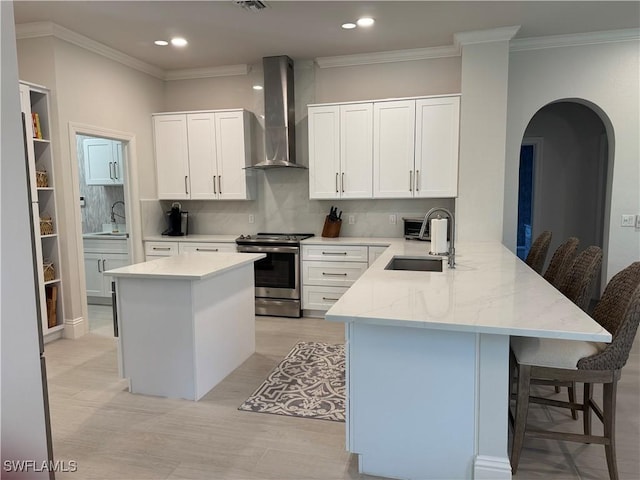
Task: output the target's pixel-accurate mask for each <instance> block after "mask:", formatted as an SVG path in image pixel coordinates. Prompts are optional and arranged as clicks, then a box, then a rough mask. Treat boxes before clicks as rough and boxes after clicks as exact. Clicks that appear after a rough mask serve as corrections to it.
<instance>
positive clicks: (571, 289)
mask: <svg viewBox="0 0 640 480" xmlns="http://www.w3.org/2000/svg"><path fill="white" fill-rule="evenodd" d="M601 265H602V249H601V248H600V247H596V246H594V245H592V246H590V247H588V248H586V249H584V250H583V251H582V252H580V253H579V254H578V256H577V257H576V258H575V260H574V261H573V263H572V264H571V267H570V268H569V270H568V271H567V273H566V275H564V276H563V277H562V280H561V281H560V285H559V286H558V290H560V291H561V292H562V293H564V295H565V296H566V297H567V298H568V299H569V300H571V301H572V302H573V303H575V304H576V305H577V306H579V307H580V308H581V309H582V310H584V311H587V308H588V307H589V302H590V301H591V288H592V287H593V282H594V281H595V279H596V277H597V276H598V273H600V266H601Z"/></svg>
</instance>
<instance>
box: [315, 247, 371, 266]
mask: <svg viewBox="0 0 640 480" xmlns="http://www.w3.org/2000/svg"><path fill="white" fill-rule="evenodd" d="M368 250H369V249H368V248H367V246H366V245H344V246H341V245H303V246H302V259H303V260H320V261H323V262H367V261H369V258H368V256H369V252H368Z"/></svg>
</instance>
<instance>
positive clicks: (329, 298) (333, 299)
mask: <svg viewBox="0 0 640 480" xmlns="http://www.w3.org/2000/svg"><path fill="white" fill-rule="evenodd" d="M322 299H323V300H331V301H333V302H337V301H338V300H340V299H339V298H331V297H322Z"/></svg>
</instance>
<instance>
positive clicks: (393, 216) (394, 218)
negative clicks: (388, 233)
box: [389, 213, 396, 225]
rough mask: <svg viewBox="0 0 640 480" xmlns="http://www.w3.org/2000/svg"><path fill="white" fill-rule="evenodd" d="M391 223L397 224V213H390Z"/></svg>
mask: <svg viewBox="0 0 640 480" xmlns="http://www.w3.org/2000/svg"><path fill="white" fill-rule="evenodd" d="M389 223H390V224H391V225H395V224H396V216H395V214H393V213H392V214H391V215H389Z"/></svg>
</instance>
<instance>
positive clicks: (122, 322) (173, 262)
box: [106, 253, 265, 400]
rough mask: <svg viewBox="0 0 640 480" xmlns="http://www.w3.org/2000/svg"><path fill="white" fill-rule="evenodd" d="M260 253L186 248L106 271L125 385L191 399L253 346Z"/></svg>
mask: <svg viewBox="0 0 640 480" xmlns="http://www.w3.org/2000/svg"><path fill="white" fill-rule="evenodd" d="M264 256H265V255H264V254H251V253H186V254H182V255H177V256H173V257H164V258H160V259H157V260H152V261H150V262H144V263H138V264H135V265H129V266H127V267H122V268H118V269H114V270H110V271H108V272H106V273H108V274H109V275H112V276H113V277H114V278H115V281H116V298H117V314H118V329H119V337H118V347H119V348H118V351H119V367H120V372H121V375H122V377H124V378H129V386H130V391H131V392H132V393H141V394H146V395H158V396H164V397H170V398H185V399H189V400H199V399H200V398H202V396H204V395H205V394H206V393H207V392H208V391H209V390H211V389H212V388H213V387H214V386H215V385H216V384H218V382H220V381H221V380H222V379H223V378H224V377H226V376H227V375H228V374H229V373H231V372H232V371H233V370H234V369H236V368H237V367H238V366H240V364H242V362H244V361H245V360H246V359H247V358H249V356H250V355H251V354H253V353H254V351H255V315H254V314H255V310H254V274H253V263H254V262H255V261H256V260H259V259H261V258H264Z"/></svg>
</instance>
